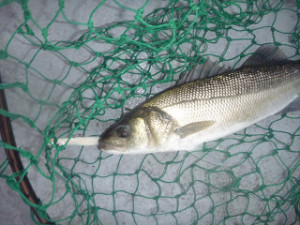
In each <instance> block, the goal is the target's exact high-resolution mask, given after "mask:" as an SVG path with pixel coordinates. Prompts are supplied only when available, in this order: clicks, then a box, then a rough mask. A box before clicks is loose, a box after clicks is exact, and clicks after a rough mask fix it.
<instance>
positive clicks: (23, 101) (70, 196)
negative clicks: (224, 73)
mask: <svg viewBox="0 0 300 225" xmlns="http://www.w3.org/2000/svg"><path fill="white" fill-rule="evenodd" d="M299 7H300V6H299V3H298V1H276V0H274V1H268V0H264V1H254V0H253V1H244V0H241V1H230V0H228V1H227V0H206V1H169V2H167V1H157V2H156V1H121V0H120V1H117V0H115V1H102V2H96V1H79V0H78V1H63V0H59V1H37V0H36V1H34V0H24V1H14V0H5V1H2V2H1V3H0V18H1V23H0V29H1V31H0V35H1V42H0V72H1V76H2V82H3V83H1V84H0V89H1V90H5V94H6V99H7V102H8V108H9V110H8V111H7V110H5V109H0V115H3V116H5V117H8V118H9V119H10V120H11V121H12V126H13V131H14V136H15V139H16V142H17V146H16V147H13V146H11V145H9V144H8V143H7V142H5V141H4V140H2V141H0V147H1V148H5V149H12V150H13V151H16V152H18V153H19V154H20V157H21V160H22V162H23V165H24V170H23V171H20V172H15V173H11V170H10V169H9V162H8V160H7V159H6V158H5V156H4V154H3V153H4V152H3V151H1V161H0V176H1V178H2V181H3V180H5V181H6V182H7V184H8V185H9V186H10V187H11V189H13V190H15V191H16V192H18V193H19V194H20V195H21V197H22V199H23V201H24V202H25V203H26V204H28V205H29V206H31V207H32V208H34V209H36V212H37V213H38V214H39V215H40V216H41V217H42V218H44V219H45V220H46V221H48V222H52V223H55V224H272V223H274V224H296V223H298V224H299V222H298V221H299V213H300V212H299V206H300V205H299V204H300V185H299V184H300V180H299V179H300V160H299V152H300V137H299V136H300V116H299V111H298V112H289V113H283V114H279V115H274V116H272V117H269V118H268V119H266V120H264V121H262V122H259V123H257V124H255V125H253V126H251V127H249V128H247V129H245V130H243V131H240V132H237V133H236V134H233V135H230V136H228V137H225V138H222V139H220V140H217V141H213V142H209V143H204V144H203V145H201V147H199V149H198V150H196V151H193V152H185V151H182V152H169V153H157V154H146V155H110V154H107V153H104V152H100V151H98V150H97V149H96V147H70V146H57V145H55V144H52V145H51V146H49V142H50V139H51V138H54V139H57V138H59V137H72V136H74V135H75V136H91V135H100V134H101V133H102V132H103V131H104V130H105V129H106V128H107V127H108V126H110V125H111V124H112V123H113V122H114V121H117V120H118V119H119V118H120V117H121V115H122V114H123V113H124V112H125V111H126V109H127V108H132V107H134V106H136V105H137V104H139V103H140V102H142V101H144V100H146V99H148V98H149V97H151V96H153V95H154V94H156V93H158V92H159V91H161V90H163V89H165V88H167V87H170V86H171V85H173V84H175V82H176V80H177V79H178V78H179V77H180V76H182V75H183V74H184V73H185V72H187V71H188V70H190V69H191V68H192V67H193V66H194V65H195V64H196V63H201V62H202V61H203V60H204V59H206V58H207V57H209V58H210V59H211V60H213V61H218V62H219V63H220V64H223V65H226V66H231V67H233V68H238V67H239V66H241V65H242V63H243V62H244V61H245V60H246V59H247V58H248V57H249V56H250V55H251V54H253V53H254V52H255V50H256V49H257V48H258V47H260V46H262V45H266V44H273V45H275V46H277V47H279V48H280V49H281V50H283V51H284V52H285V53H286V54H287V56H288V58H289V59H291V60H295V59H298V58H299V57H298V58H297V56H299V49H300V42H299V35H300V24H299V18H300V17H299V15H300V12H299ZM26 174H27V177H28V178H29V181H30V182H31V185H32V186H33V189H34V191H35V193H36V195H37V197H38V198H39V200H40V202H39V203H38V204H34V203H32V202H30V201H29V200H28V199H27V198H26V196H25V195H24V194H23V193H22V190H21V188H20V186H19V185H18V183H17V182H16V180H15V177H19V178H20V180H19V181H18V182H21V181H22V179H24V177H25V175H26ZM2 202H3V200H2ZM15 210H17V209H15ZM32 220H33V221H34V222H35V223H36V224H39V223H40V222H39V221H38V220H37V219H36V218H35V217H34V215H33V213H32ZM45 220H44V221H45Z"/></svg>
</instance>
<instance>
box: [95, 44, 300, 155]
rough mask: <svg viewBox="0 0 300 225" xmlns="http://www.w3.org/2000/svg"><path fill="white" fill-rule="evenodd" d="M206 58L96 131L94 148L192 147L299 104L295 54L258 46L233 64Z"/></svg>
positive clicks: (147, 149) (299, 75)
mask: <svg viewBox="0 0 300 225" xmlns="http://www.w3.org/2000/svg"><path fill="white" fill-rule="evenodd" d="M209 61H210V60H209V59H208V60H207V61H206V63H204V64H203V65H198V67H199V66H200V67H201V68H200V69H194V70H193V71H192V72H190V73H188V74H187V75H186V76H185V77H184V79H182V80H184V81H182V80H180V81H179V82H178V83H177V84H176V85H175V86H173V87H171V88H169V89H167V90H165V91H162V92H161V93H159V94H157V95H156V96H154V97H152V98H150V99H149V100H147V101H145V102H144V103H142V104H140V105H138V106H137V107H135V108H134V109H132V110H131V111H130V112H129V113H127V114H125V115H124V116H123V117H122V118H121V119H120V120H119V121H118V122H116V123H115V124H113V125H112V126H110V127H109V128H108V129H107V130H105V131H104V132H103V133H102V134H101V135H100V137H99V140H98V149H100V150H101V151H104V152H107V153H111V154H131V153H135V154H140V153H142V154H143V153H155V152H165V151H180V150H186V151H193V150H196V149H197V148H199V146H201V144H203V143H205V142H208V141H213V140H217V139H220V138H222V137H225V136H227V135H230V134H232V133H235V132H237V131H239V130H242V129H244V128H247V127H249V126H251V125H252V124H255V123H256V122H258V121H260V120H262V119H264V118H266V117H268V116H271V115H273V114H276V113H278V112H281V111H282V110H284V109H285V108H287V107H290V106H291V108H292V107H294V108H296V110H298V109H300V107H299V101H298V100H297V99H299V94H300V60H295V61H292V60H288V59H287V57H286V55H285V54H284V53H283V52H282V51H281V50H280V49H279V48H278V47H275V46H273V45H264V46H261V47H260V48H258V49H257V51H256V52H255V53H254V54H253V55H251V56H250V57H249V58H248V59H247V60H246V61H245V63H244V64H243V65H242V66H241V67H240V68H238V69H235V70H229V71H228V69H222V68H217V67H218V66H217V65H216V63H211V62H210V63H208V62H209ZM211 65H213V66H211ZM203 68H205V69H203ZM216 68H217V69H216ZM195 71H198V72H195ZM199 71H200V72H199ZM212 71H215V72H212ZM214 73H217V74H214ZM187 77H188V78H187ZM199 77H200V78H199ZM294 101H296V102H297V103H296V104H294V105H293V102H294ZM292 105H293V106H292Z"/></svg>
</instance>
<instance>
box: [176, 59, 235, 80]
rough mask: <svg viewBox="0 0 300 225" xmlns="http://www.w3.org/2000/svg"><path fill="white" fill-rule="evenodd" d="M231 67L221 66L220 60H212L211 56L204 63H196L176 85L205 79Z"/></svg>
mask: <svg viewBox="0 0 300 225" xmlns="http://www.w3.org/2000/svg"><path fill="white" fill-rule="evenodd" d="M229 70H230V68H229V67H225V66H220V65H218V62H217V61H215V62H213V61H211V60H210V59H209V58H207V59H206V61H205V62H204V63H202V64H196V65H195V66H194V67H193V68H192V69H191V70H190V71H189V72H188V73H186V74H185V75H183V76H182V77H181V78H180V79H179V80H178V81H177V83H176V85H181V84H185V83H189V82H192V81H195V80H199V79H205V78H209V77H213V76H215V75H219V74H222V73H225V72H227V71H229Z"/></svg>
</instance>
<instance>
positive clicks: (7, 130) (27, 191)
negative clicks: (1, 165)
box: [0, 74, 54, 224]
mask: <svg viewBox="0 0 300 225" xmlns="http://www.w3.org/2000/svg"><path fill="white" fill-rule="evenodd" d="M0 84H2V80H1V74H0ZM0 108H2V109H4V110H6V111H8V107H7V103H6V98H5V93H4V90H3V89H0ZM0 124H1V126H0V133H1V138H2V141H4V142H6V143H7V144H9V145H11V146H16V142H15V138H14V134H13V130H12V126H11V121H10V119H9V118H7V117H5V116H3V115H1V114H0ZM5 154H6V158H7V159H8V162H9V164H10V167H11V169H12V171H13V173H19V172H21V171H23V170H24V167H23V164H22V161H21V158H20V155H19V153H18V152H17V151H14V150H12V149H7V148H5ZM15 178H16V181H17V182H19V186H20V189H21V191H22V193H23V194H24V195H25V196H26V197H27V199H28V200H29V201H30V202H32V203H33V204H37V205H40V204H41V201H40V200H39V198H38V197H37V196H36V194H35V191H34V190H33V188H32V186H31V183H30V181H29V179H28V177H27V175H25V176H24V177H23V179H22V180H20V176H16V177H15ZM30 209H31V210H32V212H33V213H34V215H35V216H36V218H37V219H38V221H39V222H40V223H42V224H54V223H52V222H50V221H48V220H47V219H45V218H43V217H42V216H41V215H40V214H39V213H38V212H37V209H36V208H34V207H32V206H31V207H30ZM43 214H44V215H46V216H47V218H49V216H48V215H47V214H46V212H43Z"/></svg>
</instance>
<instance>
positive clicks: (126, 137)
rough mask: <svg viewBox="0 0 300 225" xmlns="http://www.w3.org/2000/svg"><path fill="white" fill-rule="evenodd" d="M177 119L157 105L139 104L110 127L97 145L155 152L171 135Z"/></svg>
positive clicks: (108, 149)
mask: <svg viewBox="0 0 300 225" xmlns="http://www.w3.org/2000/svg"><path fill="white" fill-rule="evenodd" d="M176 125H177V124H176V122H175V121H173V119H172V118H171V117H170V116H169V115H167V114H166V113H165V112H164V111H162V110H161V109H159V108H157V107H140V108H137V109H135V110H133V111H131V112H130V113H129V114H127V115H126V116H125V117H124V118H123V119H121V120H120V121H119V122H117V123H116V124H114V125H112V126H111V127H109V128H108V129H107V130H106V131H105V132H104V133H103V134H102V135H101V136H100V138H99V143H98V148H99V149H100V150H102V151H106V152H109V153H119V154H123V153H138V152H153V151H155V150H156V149H157V148H160V147H161V146H162V145H163V144H164V143H165V142H166V140H167V139H168V137H169V134H170V132H171V131H172V130H173V128H174V126H176Z"/></svg>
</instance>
